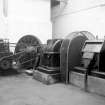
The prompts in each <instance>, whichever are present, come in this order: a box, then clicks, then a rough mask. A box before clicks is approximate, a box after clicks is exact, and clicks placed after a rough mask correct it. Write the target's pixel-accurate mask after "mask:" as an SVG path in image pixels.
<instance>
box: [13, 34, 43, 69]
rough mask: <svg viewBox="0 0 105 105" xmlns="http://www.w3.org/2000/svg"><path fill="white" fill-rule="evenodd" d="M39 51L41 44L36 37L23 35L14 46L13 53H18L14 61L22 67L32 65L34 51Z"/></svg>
mask: <svg viewBox="0 0 105 105" xmlns="http://www.w3.org/2000/svg"><path fill="white" fill-rule="evenodd" d="M41 51H42V44H41V41H40V40H39V39H38V38H37V37H35V36H33V35H26V36H23V37H22V38H21V39H20V40H19V41H18V42H17V44H16V47H15V52H14V53H15V54H17V55H18V56H17V58H16V62H17V63H18V65H19V66H21V67H22V68H30V67H33V64H34V61H35V56H36V53H41ZM19 53H20V54H19Z"/></svg>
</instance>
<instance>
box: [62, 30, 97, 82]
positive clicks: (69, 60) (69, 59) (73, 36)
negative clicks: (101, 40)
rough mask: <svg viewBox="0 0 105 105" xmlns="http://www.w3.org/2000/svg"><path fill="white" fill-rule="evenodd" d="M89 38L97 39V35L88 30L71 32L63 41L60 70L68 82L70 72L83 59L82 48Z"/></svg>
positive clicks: (63, 78) (64, 80)
mask: <svg viewBox="0 0 105 105" xmlns="http://www.w3.org/2000/svg"><path fill="white" fill-rule="evenodd" d="M87 39H95V37H94V36H93V35H92V34H91V33H89V32H87V31H81V32H73V33H70V34H69V35H68V36H67V37H66V38H65V39H64V40H63V42H62V46H61V49H60V71H61V79H62V81H63V82H66V83H68V81H69V72H70V71H71V70H73V68H74V67H75V66H78V65H79V64H80V61H81V49H82V46H83V45H84V43H85V41H86V40H87Z"/></svg>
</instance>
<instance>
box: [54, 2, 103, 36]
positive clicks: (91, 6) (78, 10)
mask: <svg viewBox="0 0 105 105" xmlns="http://www.w3.org/2000/svg"><path fill="white" fill-rule="evenodd" d="M58 9H59V10H58ZM52 23H53V25H52V26H53V28H52V33H53V38H61V37H62V38H63V37H65V36H66V35H68V34H69V33H71V32H73V31H81V30H86V31H90V32H91V33H93V34H94V36H96V35H98V37H99V38H104V36H105V0H68V3H67V4H66V5H65V6H58V7H55V8H53V9H52Z"/></svg>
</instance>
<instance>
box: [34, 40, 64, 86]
mask: <svg viewBox="0 0 105 105" xmlns="http://www.w3.org/2000/svg"><path fill="white" fill-rule="evenodd" d="M61 43H62V40H61V39H52V40H48V41H47V45H46V46H45V47H44V49H43V54H42V56H41V58H40V64H39V67H38V68H37V70H35V72H34V78H35V79H37V80H40V81H42V82H44V83H46V84H50V83H55V82H57V81H59V80H60V47H61Z"/></svg>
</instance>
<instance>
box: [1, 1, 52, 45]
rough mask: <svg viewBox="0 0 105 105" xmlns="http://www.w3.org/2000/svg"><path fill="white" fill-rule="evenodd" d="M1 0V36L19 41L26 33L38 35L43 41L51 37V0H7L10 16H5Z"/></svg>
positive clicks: (12, 40)
mask: <svg viewBox="0 0 105 105" xmlns="http://www.w3.org/2000/svg"><path fill="white" fill-rule="evenodd" d="M3 1H4V0H0V38H9V39H10V42H17V41H18V40H19V38H21V37H22V36H23V35H26V34H32V35H35V36H37V37H38V38H39V39H40V40H41V41H42V43H45V42H46V40H47V39H48V38H51V34H52V25H51V21H50V0H5V1H6V2H8V6H7V7H6V8H7V13H8V16H7V17H5V16H3Z"/></svg>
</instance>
